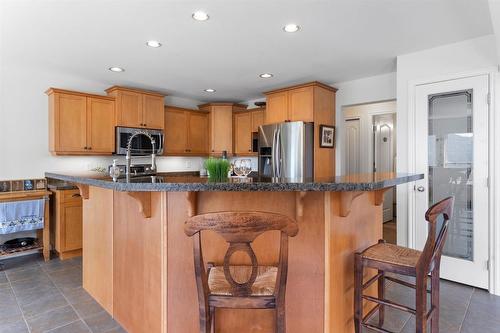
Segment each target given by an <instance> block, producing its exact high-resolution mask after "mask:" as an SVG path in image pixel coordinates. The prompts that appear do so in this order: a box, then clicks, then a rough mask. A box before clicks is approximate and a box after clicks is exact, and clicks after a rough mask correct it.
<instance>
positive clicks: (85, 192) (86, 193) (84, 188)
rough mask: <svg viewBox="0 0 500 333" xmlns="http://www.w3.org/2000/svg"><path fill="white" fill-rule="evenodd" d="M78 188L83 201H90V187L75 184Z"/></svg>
mask: <svg viewBox="0 0 500 333" xmlns="http://www.w3.org/2000/svg"><path fill="white" fill-rule="evenodd" d="M75 185H76V187H78V189H79V190H80V196H81V197H82V199H88V198H89V186H88V185H85V184H78V183H77V184H75Z"/></svg>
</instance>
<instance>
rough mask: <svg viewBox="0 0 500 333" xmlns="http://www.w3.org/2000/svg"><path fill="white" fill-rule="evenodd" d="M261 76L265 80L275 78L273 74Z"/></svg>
mask: <svg viewBox="0 0 500 333" xmlns="http://www.w3.org/2000/svg"><path fill="white" fill-rule="evenodd" d="M259 76H260V77H261V78H263V79H269V78H271V77H273V76H274V75H273V74H271V73H262V74H260V75H259Z"/></svg>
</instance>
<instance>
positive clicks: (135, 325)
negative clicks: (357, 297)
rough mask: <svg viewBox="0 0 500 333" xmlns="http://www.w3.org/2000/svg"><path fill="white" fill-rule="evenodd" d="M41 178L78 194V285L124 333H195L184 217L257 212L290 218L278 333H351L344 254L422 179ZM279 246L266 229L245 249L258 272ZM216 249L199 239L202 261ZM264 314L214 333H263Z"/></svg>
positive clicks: (226, 323) (217, 241)
mask: <svg viewBox="0 0 500 333" xmlns="http://www.w3.org/2000/svg"><path fill="white" fill-rule="evenodd" d="M46 177H47V178H54V179H59V180H63V181H67V182H71V183H74V184H76V185H77V186H78V187H79V188H80V192H81V195H82V197H83V198H84V200H83V286H84V288H85V289H86V290H87V291H88V292H89V293H90V294H91V295H92V296H93V297H94V298H95V299H96V300H97V301H98V302H99V303H100V304H101V305H102V306H103V307H104V308H105V309H106V310H107V311H108V312H109V313H110V314H111V315H112V316H113V317H114V318H115V319H116V320H117V321H118V322H119V323H120V324H121V325H122V326H123V327H124V328H125V329H126V330H127V332H129V333H139V332H151V333H155V332H158V333H160V332H161V333H165V332H169V333H194V332H199V328H198V318H199V317H198V299H197V291H196V283H195V274H194V264H193V248H192V240H191V239H190V238H189V237H187V236H186V235H185V234H184V229H183V228H184V222H185V220H186V219H187V218H188V217H189V216H193V215H196V214H202V213H208V212H219V211H266V212H275V213H281V214H284V215H287V216H290V217H292V218H294V219H296V220H297V222H298V226H299V233H298V235H297V236H296V237H294V238H293V239H290V241H289V259H288V260H289V264H288V282H287V292H286V317H287V319H286V320H287V332H290V333H304V332H314V333H315V332H332V333H333V332H335V333H336V332H349V333H351V332H354V326H353V320H352V318H353V278H354V274H353V270H354V253H355V251H357V250H361V249H363V248H365V247H367V246H369V245H372V244H374V243H376V242H377V241H378V240H379V239H380V238H382V203H383V198H384V193H385V192H386V191H387V190H388V189H390V188H392V187H394V186H397V185H400V184H405V183H409V182H413V181H416V180H418V179H422V178H423V175H420V174H419V175H415V174H395V173H373V174H359V175H350V176H344V177H333V178H331V179H315V180H289V179H260V178H258V177H256V178H248V179H229V180H227V181H224V182H211V181H209V180H208V179H207V178H203V177H199V176H193V175H182V176H180V175H174V176H172V175H167V174H163V175H162V174H160V175H157V176H153V177H151V176H148V177H137V178H132V179H129V180H128V181H127V180H122V179H119V180H117V181H113V180H112V179H111V178H109V177H106V176H103V175H102V174H97V173H88V174H80V175H76V174H70V173H46ZM278 239H279V233H278V232H270V233H266V234H263V235H261V236H259V237H258V238H257V239H256V240H255V242H254V244H253V248H254V250H255V253H256V255H257V258H258V260H259V265H273V264H276V262H277V259H278V251H277V249H278V245H279V241H278ZM226 249H227V244H226V243H225V241H224V240H223V239H221V238H219V237H218V236H217V235H215V234H211V233H207V234H205V235H204V237H203V252H204V257H205V262H213V263H215V264H216V265H221V264H222V262H223V257H224V254H225V252H226ZM232 261H233V262H234V263H235V264H239V263H241V264H246V263H247V258H245V256H241V257H240V256H238V255H235V256H233V259H232ZM374 288H376V284H374ZM366 306H369V305H368V304H366ZM272 311H274V310H230V309H218V310H217V313H216V317H217V319H216V332H239V333H246V332H273V331H274V323H273V321H274V316H273V313H272Z"/></svg>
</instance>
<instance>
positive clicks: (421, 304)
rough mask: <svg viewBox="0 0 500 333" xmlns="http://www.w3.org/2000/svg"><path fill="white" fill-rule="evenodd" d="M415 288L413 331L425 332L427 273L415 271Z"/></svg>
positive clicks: (417, 332)
mask: <svg viewBox="0 0 500 333" xmlns="http://www.w3.org/2000/svg"><path fill="white" fill-rule="evenodd" d="M415 282H416V288H415V301H416V303H417V304H416V314H415V332H416V333H427V320H426V319H425V315H426V313H427V311H426V308H427V274H425V273H420V272H417V277H416V281H415Z"/></svg>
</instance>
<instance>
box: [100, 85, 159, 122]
mask: <svg viewBox="0 0 500 333" xmlns="http://www.w3.org/2000/svg"><path fill="white" fill-rule="evenodd" d="M106 92H107V93H108V95H109V96H113V97H114V98H115V99H116V125H117V126H123V127H138V128H141V127H144V128H151V129H163V128H164V126H165V124H164V102H163V101H164V97H165V95H162V94H159V93H155V92H150V91H143V90H139V89H131V88H125V87H118V86H113V87H111V88H109V89H107V90H106Z"/></svg>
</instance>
